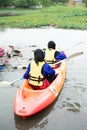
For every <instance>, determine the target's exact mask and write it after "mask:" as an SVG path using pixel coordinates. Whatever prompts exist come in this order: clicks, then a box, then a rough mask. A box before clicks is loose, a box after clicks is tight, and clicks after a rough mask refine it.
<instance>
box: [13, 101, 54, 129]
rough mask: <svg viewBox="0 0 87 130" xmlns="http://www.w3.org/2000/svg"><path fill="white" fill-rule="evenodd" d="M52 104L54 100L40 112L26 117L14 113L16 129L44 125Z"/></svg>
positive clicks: (38, 127)
mask: <svg viewBox="0 0 87 130" xmlns="http://www.w3.org/2000/svg"><path fill="white" fill-rule="evenodd" d="M54 105H55V102H54V103H53V104H51V105H50V107H48V108H47V109H45V110H43V111H42V112H40V113H38V114H36V115H33V116H30V117H28V118H26V119H23V118H22V117H18V116H16V115H15V114H14V120H15V126H16V128H17V129H18V130H29V129H30V128H35V129H36V128H37V129H41V128H44V127H46V125H47V124H48V114H50V113H51V111H52V108H53V106H54Z"/></svg>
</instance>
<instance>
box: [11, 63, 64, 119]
mask: <svg viewBox="0 0 87 130" xmlns="http://www.w3.org/2000/svg"><path fill="white" fill-rule="evenodd" d="M56 71H57V72H58V76H57V77H56V79H55V80H54V81H53V82H52V83H51V84H50V85H49V86H48V87H47V88H46V89H43V90H33V89H32V88H31V86H29V84H28V80H25V81H24V83H23V84H22V85H21V86H20V87H19V88H18V90H17V93H16V95H15V98H14V113H15V114H16V115H18V116H22V117H28V116H31V115H34V114H36V113H38V112H40V111H42V110H43V109H45V108H46V107H48V106H49V105H50V104H51V103H52V102H53V101H54V100H55V99H56V98H57V96H58V95H59V94H60V92H61V90H62V87H63V84H64V81H65V77H66V62H65V61H64V62H63V63H61V66H60V67H59V68H58V69H56Z"/></svg>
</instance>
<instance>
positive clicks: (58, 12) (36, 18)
mask: <svg viewBox="0 0 87 130" xmlns="http://www.w3.org/2000/svg"><path fill="white" fill-rule="evenodd" d="M1 12H4V13H5V12H6V13H7V12H8V13H9V12H10V13H11V14H15V15H14V16H4V17H0V27H6V26H7V27H16V28H32V27H41V26H54V27H56V28H68V29H71V28H73V29H87V8H86V7H78V8H77V7H76V6H75V7H73V6H72V7H69V6H60V5H54V6H49V7H45V8H42V9H0V14H1Z"/></svg>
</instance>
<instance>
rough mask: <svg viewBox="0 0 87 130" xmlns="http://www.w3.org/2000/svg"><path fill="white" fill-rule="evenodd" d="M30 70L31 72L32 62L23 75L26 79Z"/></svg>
mask: <svg viewBox="0 0 87 130" xmlns="http://www.w3.org/2000/svg"><path fill="white" fill-rule="evenodd" d="M29 72H30V64H29V65H28V67H27V70H26V72H25V73H24V75H23V77H24V79H28V78H29Z"/></svg>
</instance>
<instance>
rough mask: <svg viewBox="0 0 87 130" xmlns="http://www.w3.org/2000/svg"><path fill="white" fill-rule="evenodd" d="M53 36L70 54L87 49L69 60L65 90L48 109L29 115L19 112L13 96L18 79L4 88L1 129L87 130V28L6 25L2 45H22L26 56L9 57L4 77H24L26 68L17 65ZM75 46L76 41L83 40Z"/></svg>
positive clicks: (0, 35)
mask: <svg viewBox="0 0 87 130" xmlns="http://www.w3.org/2000/svg"><path fill="white" fill-rule="evenodd" d="M49 40H54V41H55V42H56V43H57V47H61V48H62V49H64V50H65V49H67V48H70V47H72V49H69V50H67V51H66V54H67V55H70V54H72V53H74V52H78V51H84V54H83V55H81V56H78V57H77V58H73V59H71V60H69V61H68V62H67V75H66V80H65V83H64V87H63V90H62V91H61V94H60V95H59V97H58V98H57V100H56V101H55V102H54V103H53V104H52V105H50V106H49V107H48V108H47V109H45V110H44V111H42V112H40V113H38V114H36V115H34V116H31V117H29V118H27V119H26V120H24V119H22V118H20V117H18V116H16V115H15V114H14V111H13V100H14V96H15V94H16V92H17V89H18V86H19V85H20V84H21V83H22V82H23V81H22V80H21V81H18V82H16V83H15V84H14V85H13V86H6V87H3V88H2V87H1V88H0V130H40V129H41V130H48V129H49V130H53V129H54V130H87V78H86V77H87V31H80V30H63V29H54V28H45V29H9V28H8V29H4V30H1V31H0V46H3V47H5V48H6V49H8V45H14V46H16V47H18V48H19V49H20V50H21V52H22V54H23V57H13V58H11V59H9V64H8V65H7V66H6V68H5V69H4V70H3V71H1V72H0V81H3V80H4V81H12V80H14V79H17V78H20V77H22V75H23V73H24V72H25V70H24V69H14V67H15V66H20V65H27V64H28V63H29V62H30V60H31V59H32V58H33V50H34V49H36V48H38V47H40V48H46V45H47V43H48V41H49ZM80 42H83V43H82V44H79V45H77V46H73V45H74V44H75V43H80Z"/></svg>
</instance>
